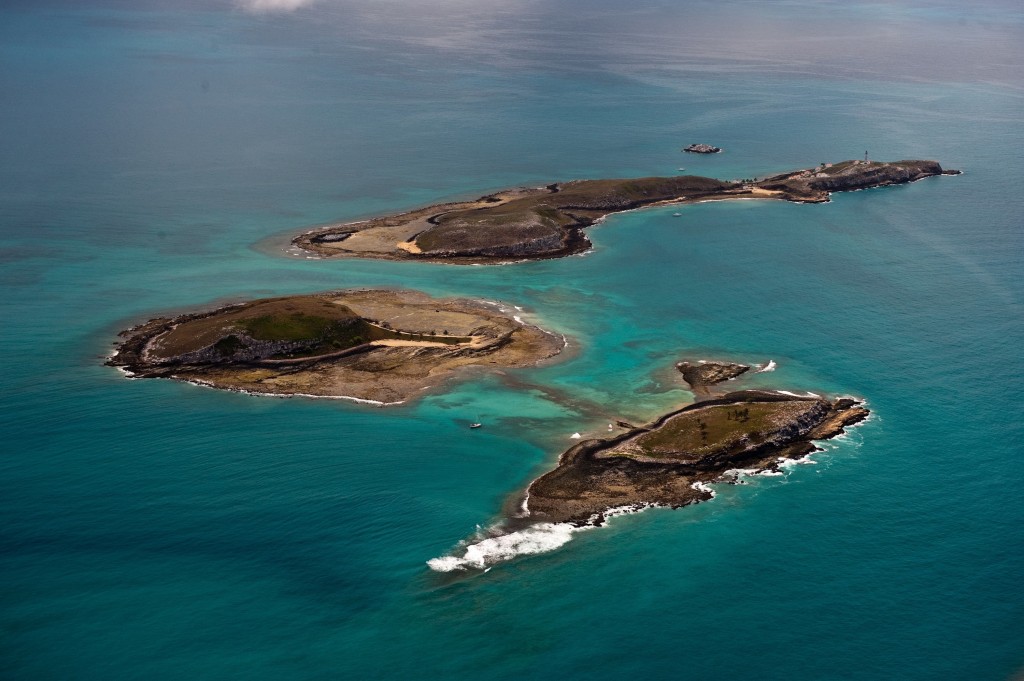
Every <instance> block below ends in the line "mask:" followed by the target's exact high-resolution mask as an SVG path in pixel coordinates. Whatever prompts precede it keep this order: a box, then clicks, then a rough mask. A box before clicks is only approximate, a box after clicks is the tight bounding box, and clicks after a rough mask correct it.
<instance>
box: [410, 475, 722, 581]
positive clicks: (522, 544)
mask: <svg viewBox="0 0 1024 681" xmlns="http://www.w3.org/2000/svg"><path fill="white" fill-rule="evenodd" d="M712 494H714V493H713V492H712ZM528 499H529V497H527V500H528ZM527 500H524V501H523V508H524V510H525V508H526V502H527ZM648 508H652V507H651V506H650V505H647V504H643V505H636V506H616V507H615V508H610V509H608V510H607V511H605V512H604V520H605V521H608V520H611V519H612V518H617V517H619V516H624V515H632V514H633V513H642V512H643V511H646V510H647V509H648ZM599 520H600V516H598V515H593V516H591V517H590V520H589V521H588V522H587V524H585V525H572V524H570V523H537V524H536V525H530V526H528V527H525V528H523V529H521V530H518V531H516V532H509V533H508V534H494V533H493V532H489V533H488V536H487V537H485V538H484V539H480V540H478V541H474V540H471V541H469V542H468V543H466V544H464V546H465V549H466V551H465V553H464V554H463V555H462V556H461V557H459V556H454V555H448V556H440V557H438V558H431V559H430V560H428V561H427V565H428V566H429V567H430V569H431V570H434V571H435V572H452V571H454V570H470V569H473V570H486V569H490V567H491V566H492V565H494V564H495V563H501V562H504V561H506V560H512V559H513V558H516V557H517V556H530V555H534V554H538V553H547V552H548V551H554V550H555V549H557V548H560V547H562V546H565V545H566V544H568V543H569V542H570V541H571V540H572V538H573V535H575V534H576V533H578V532H584V531H586V530H592V529H594V528H596V527H598V521H599ZM479 534H480V533H479V532H478V536H479ZM457 550H458V549H456V551H457Z"/></svg>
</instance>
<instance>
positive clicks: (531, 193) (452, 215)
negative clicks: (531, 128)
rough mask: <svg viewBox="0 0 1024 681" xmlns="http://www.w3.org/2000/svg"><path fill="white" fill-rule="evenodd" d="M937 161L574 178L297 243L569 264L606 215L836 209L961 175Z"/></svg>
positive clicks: (411, 255) (326, 250) (420, 256)
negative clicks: (708, 208)
mask: <svg viewBox="0 0 1024 681" xmlns="http://www.w3.org/2000/svg"><path fill="white" fill-rule="evenodd" d="M958 173H959V171H956V170H944V169H943V168H942V166H941V165H939V163H938V162H936V161H896V162H878V161H857V160H855V161H843V162H842V163H835V164H828V163H825V164H821V165H819V166H816V167H814V168H806V169H802V170H796V171H793V172H788V173H783V174H781V175H773V176H771V177H766V178H762V179H756V178H754V179H750V180H741V181H723V180H716V179H712V178H708V177H699V176H695V175H680V176H676V177H644V178H636V179H618V180H574V181H571V182H563V183H554V184H550V185H547V186H545V187H540V188H524V189H513V190H509V191H504V192H499V193H496V194H490V195H487V196H483V197H481V198H479V199H476V200H473V201H462V202H454V203H444V204H438V205H433V206H428V207H426V208H420V209H417V210H413V211H409V212H406V213H401V214H398V215H391V216H386V217H379V218H374V219H370V220H366V221H363V222H352V223H343V224H334V225H329V226H326V227H320V228H317V229H314V230H311V231H308V232H306V233H304V234H301V235H299V236H297V237H295V238H294V239H293V240H292V243H293V244H294V245H295V246H296V247H298V248H299V249H302V250H303V251H305V252H308V253H313V254H315V255H317V256H320V257H324V258H331V257H349V258H377V259H385V260H419V261H426V262H444V263H453V264H495V263H506V262H510V261H522V260H537V259H544V258H561V257H565V256H569V255H573V254H577V253H582V252H585V251H587V250H589V249H590V248H591V243H590V240H589V239H588V238H587V236H586V234H585V230H586V229H587V228H588V227H591V226H592V225H594V224H596V223H597V222H599V221H600V220H601V219H603V218H604V217H606V216H608V215H610V214H612V213H618V212H622V211H627V210H634V209H637V208H644V207H649V206H664V205H672V204H685V203H694V202H697V201H712V200H714V201H719V200H735V199H778V200H784V201H794V202H799V203H823V202H827V201H829V195H830V193H831V192H836V191H850V190H857V189H868V188H871V187H881V186H886V185H895V184H902V183H906V182H913V181H916V180H920V179H922V178H925V177H932V176H935V175H954V174H958Z"/></svg>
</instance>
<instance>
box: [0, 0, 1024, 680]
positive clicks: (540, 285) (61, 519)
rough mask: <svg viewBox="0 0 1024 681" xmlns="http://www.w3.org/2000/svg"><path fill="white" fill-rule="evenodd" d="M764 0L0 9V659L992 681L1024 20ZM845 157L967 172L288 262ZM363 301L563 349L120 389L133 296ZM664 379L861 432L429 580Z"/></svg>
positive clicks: (162, 305)
mask: <svg viewBox="0 0 1024 681" xmlns="http://www.w3.org/2000/svg"><path fill="white" fill-rule="evenodd" d="M766 5H767V3H764V4H761V3H750V2H743V1H740V0H721V1H718V2H714V3H711V2H659V1H658V0H637V1H635V2H631V3H620V2H610V1H608V0H596V1H594V2H586V3H584V2H582V1H579V0H577V1H568V2H541V1H530V0H509V1H508V2H503V3H496V2H478V3H469V2H462V1H461V0H441V1H440V2H437V3H430V4H429V6H428V5H427V4H426V3H412V2H405V1H403V0H375V1H371V0H344V1H342V0H320V1H319V2H313V3H307V2H302V0H292V1H291V2H287V1H283V0H276V1H275V0H262V1H260V0H250V1H249V2H247V3H242V4H230V3H226V2H225V3H217V2H211V3H200V2H170V1H169V0H168V1H167V2H154V1H151V0H144V1H143V2H131V3H129V2H118V1H115V0H109V1H106V0H97V1H90V2H59V1H57V0H41V1H38V2H36V1H33V2H19V1H16V0H12V1H11V2H5V3H3V5H2V6H0V93H2V95H0V97H2V101H3V104H2V105H0V260H2V265H0V280H2V285H3V296H0V358H2V360H0V361H2V362H3V366H2V371H0V400H2V405H0V433H2V440H3V443H2V447H0V452H2V454H0V669H2V670H3V671H2V672H0V676H3V677H4V678H6V679H19V680H20V679H60V680H67V679H103V680H114V679H132V680H134V679H143V678H144V679H153V680H157V679H264V678H265V679H375V678H380V679H489V680H494V679H517V680H521V679H533V678H536V679H547V678H564V679H569V678H586V679H593V680H599V679H623V678H636V679H712V678H729V679H787V680H793V681H796V680H804V679H865V680H869V679H870V680H874V679H903V680H912V679H921V680H928V681H934V680H936V679H968V678H969V679H1010V678H1020V677H1019V676H1017V675H1019V674H1021V673H1022V669H1024V586H1022V579H1024V533H1022V530H1021V528H1022V527H1024V495H1022V493H1021V489H1022V488H1021V483H1022V482H1024V456H1022V454H1024V452H1022V447H1021V442H1024V427H1022V423H1024V413H1022V412H1024V410H1022V407H1021V402H1022V400H1021V395H1020V391H1021V386H1022V379H1024V361H1022V360H1024V356H1022V355H1024V351H1022V348H1024V321H1022V320H1024V315H1022V312H1024V305H1022V303H1024V276H1022V273H1024V267H1022V265H1024V236H1022V227H1024V198H1022V197H1024V190H1022V186H1021V177H1022V176H1024V154H1022V151H1021V150H1022V149H1024V13H1022V12H1021V9H1020V6H1019V4H1017V3H1015V2H983V3H953V2H939V1H935V2H931V1H928V2H925V1H914V2H911V1H907V2H898V3H887V4H875V3H867V2H859V1H857V2H851V3H842V4H839V3H833V2H826V1H824V0H801V1H794V2H784V3H773V4H771V5H767V6H766ZM692 142H709V143H712V144H716V145H719V146H721V147H724V148H725V153H723V154H719V155H715V156H706V157H704V156H694V155H690V154H682V153H680V148H681V147H682V146H685V145H687V144H690V143H692ZM865 150H867V152H868V153H869V155H870V157H871V158H873V159H878V160H896V159H903V158H929V159H936V160H939V161H940V162H941V163H942V164H943V165H944V166H946V167H953V168H960V169H962V170H963V171H964V174H963V175H961V176H958V177H940V178H931V179H927V180H923V181H920V182H917V183H914V184H911V185H906V186H900V187H892V188H884V189H875V190H870V191H862V192H855V193H847V194H838V195H836V196H834V197H833V201H832V202H831V203H829V204H825V205H794V204H786V203H781V202H780V203H775V202H769V201H744V202H733V203H706V204H699V205H693V206H688V207H686V208H684V209H683V210H682V211H681V212H682V216H681V217H673V216H672V213H673V212H674V211H673V210H672V209H653V210H646V211H640V212H633V213H626V214H621V215H617V216H613V217H611V218H610V219H608V220H606V221H605V222H603V223H602V224H601V225H600V226H598V227H597V228H595V229H593V230H592V231H591V236H592V238H593V241H594V250H593V251H592V252H590V253H588V254H586V255H584V256H581V257H572V258H567V259H564V260H556V261H545V262H534V263H524V264H516V265H508V266H501V267H456V266H445V265H428V264H414V263H390V262H373V261H358V260H347V261H346V260H339V261H322V260H311V259H304V258H301V257H299V258H297V257H288V256H287V255H286V254H285V253H284V247H283V244H285V243H287V237H288V235H290V234H293V233H294V232H296V231H298V230H301V229H303V228H307V227H309V226H310V225H315V224H320V223H324V222H327V221H331V220H337V219H360V218H363V217H366V216H371V215H375V214H380V213H385V212H390V211H396V210H400V209H405V208H411V207H416V206H420V205H424V204H427V203H430V202H437V201H441V200H448V199H451V198H460V197H474V196H479V195H481V194H483V193H486V192H489V191H491V190H494V189H499V188H503V187H508V186H519V185H529V186H536V185H539V184H544V183H549V182H553V181H560V180H568V179H574V178H604V177H627V176H646V175H659V174H674V173H676V172H677V168H679V167H686V172H687V173H693V174H699V175H709V176H714V177H719V178H723V179H730V178H739V177H750V176H763V175H766V174H768V173H770V172H775V171H783V170H789V169H793V168H799V167H805V166H810V165H814V164H817V163H819V162H823V161H838V160H842V159H847V158H859V157H862V156H863V154H864V153H865ZM354 286H400V287H411V288H417V289H422V290H425V291H427V292H430V293H432V294H436V295H457V296H469V297H480V298H486V299H489V300H496V301H501V302H503V303H505V304H507V305H510V306H511V305H518V306H520V307H522V308H523V309H524V314H525V315H526V316H527V317H528V318H529V319H531V320H533V321H535V322H536V323H538V324H541V325H543V326H544V327H546V328H549V329H551V330H554V331H557V332H559V333H563V334H565V335H566V336H567V337H568V339H569V348H568V351H567V353H566V357H565V359H564V360H563V361H561V362H559V363H556V364H552V365H549V366H545V367H540V368H535V369H530V370H519V371H508V372H506V373H505V374H502V375H493V374H492V375H481V376H477V377H475V378H473V379H471V380H465V381H461V382H455V383H452V384H450V385H448V386H446V387H445V389H443V390H439V391H436V392H434V393H431V394H428V395H425V396H424V397H423V398H422V399H421V400H419V401H416V402H413V403H410V404H406V405H401V406H397V407H390V408H375V407H372V406H368V405H360V404H355V403H352V402H345V401H339V400H310V399H299V398H296V399H276V398H266V397H253V396H247V395H241V394H234V393H226V392H219V391H215V390H210V389H206V388H201V387H196V386H193V385H188V384H181V383H174V382H168V381H156V380H135V381H132V380H127V379H126V378H125V377H124V376H123V375H121V374H120V373H119V372H118V371H116V370H114V369H111V368H109V367H106V366H103V360H104V357H105V356H106V355H108V354H109V352H110V351H111V348H112V344H113V342H114V341H115V340H116V333H117V332H118V331H119V330H121V329H123V328H127V327H128V326H130V325H132V324H134V323H138V322H140V321H143V320H145V319H148V318H150V317H152V316H155V315H157V314H166V313H168V312H177V311H181V310H188V309H195V308H197V307H208V306H212V305H216V304H218V303H223V302H228V301H238V300H245V299H250V298H253V297H259V296H268V295H284V294H294V293H304V292H312V291H320V290H326V289H338V288H345V287H354ZM684 358H686V359H702V358H704V359H709V358H723V359H736V360H741V361H748V362H756V363H762V364H763V363H767V362H768V361H769V360H771V361H774V362H775V365H776V370H775V371H773V372H770V373H767V372H766V373H761V374H757V375H754V376H752V377H751V378H750V379H749V381H747V382H746V383H745V384H746V385H762V386H770V387H775V388H780V389H786V390H793V391H805V390H809V391H814V392H818V393H827V394H830V395H854V396H857V397H860V398H863V399H865V400H867V402H868V404H869V406H870V408H871V409H872V410H873V416H872V418H871V419H870V420H869V421H868V422H867V423H866V424H864V425H863V426H861V427H859V428H856V429H854V430H853V431H852V432H851V433H850V434H849V435H848V436H846V437H844V438H842V439H839V440H835V441H831V442H828V443H825V444H824V445H823V447H824V451H822V452H820V453H818V454H816V455H814V456H813V457H812V460H813V463H807V464H805V465H798V466H793V467H791V468H788V469H786V472H785V474H784V475H782V476H775V477H758V478H754V479H750V480H748V481H747V484H744V485H735V486H729V485H720V486H718V487H717V489H716V492H717V496H716V498H715V499H714V500H712V501H710V502H708V503H704V504H700V505H697V506H692V507H689V508H686V509H682V510H677V511H669V510H650V511H647V512H644V513H640V514H635V515H628V516H623V517H618V518H614V519H613V520H612V521H611V522H610V523H609V524H608V526H607V527H604V528H600V529H592V530H587V531H582V532H576V533H570V532H568V531H566V530H565V528H553V529H551V530H550V531H549V532H546V533H543V532H537V533H535V534H534V535H533V536H531V537H527V538H523V537H520V538H519V540H521V541H519V543H518V544H517V545H516V546H512V545H511V544H510V543H506V544H501V542H491V543H489V544H488V543H485V544H483V545H477V546H476V547H475V548H474V547H473V546H469V550H475V551H477V552H478V553H479V552H484V551H490V554H489V555H488V561H489V562H488V565H489V566H491V569H490V570H489V571H487V572H483V571H480V570H465V571H463V570H454V571H452V572H439V571H437V570H433V569H431V568H430V567H429V566H428V565H427V561H431V560H432V559H438V558H439V559H445V558H450V559H455V558H459V557H462V556H464V555H465V554H466V551H467V545H471V544H474V543H475V542H479V541H480V539H481V538H483V537H484V536H485V535H486V531H487V528H489V527H491V526H492V525H493V524H494V523H495V522H497V521H498V520H500V518H501V513H502V508H503V505H504V504H505V503H506V502H507V501H508V500H509V499H511V498H514V496H515V495H516V494H517V493H519V492H520V491H521V490H522V489H523V488H524V487H525V485H526V484H528V483H529V481H530V480H531V479H533V478H534V477H536V476H537V475H538V474H540V473H541V472H543V471H545V470H547V469H549V468H550V467H551V466H552V465H553V463H554V461H555V459H556V457H557V456H558V454H559V453H560V452H561V451H563V450H564V449H565V448H567V447H568V446H569V445H570V444H571V443H572V441H571V440H570V439H569V436H570V434H572V433H573V432H576V431H578V432H580V433H582V434H583V435H584V436H588V435H600V433H601V432H602V430H604V428H605V424H606V423H607V422H608V421H609V420H611V419H618V418H623V419H627V420H639V421H642V420H646V419H650V418H652V417H654V416H656V415H658V414H660V413H663V412H664V411H666V410H668V409H671V408H674V407H677V406H679V405H681V404H684V403H686V402H688V401H689V400H690V399H691V398H692V396H691V394H690V393H689V392H687V391H686V390H685V389H684V387H683V384H682V383H681V382H680V380H679V378H678V376H677V375H676V374H675V372H674V371H673V370H672V365H673V364H674V363H675V362H676V361H679V360H681V359H684ZM473 421H481V422H483V423H484V424H485V427H484V428H482V429H480V430H478V431H470V430H469V429H467V427H466V426H467V424H468V423H470V422H473ZM449 562H450V561H449ZM434 564H435V565H437V564H438V563H434Z"/></svg>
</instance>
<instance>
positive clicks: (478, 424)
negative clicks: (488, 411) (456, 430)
mask: <svg viewBox="0 0 1024 681" xmlns="http://www.w3.org/2000/svg"><path fill="white" fill-rule="evenodd" d="M483 425H484V424H482V423H471V424H469V427H470V428H481V427H483Z"/></svg>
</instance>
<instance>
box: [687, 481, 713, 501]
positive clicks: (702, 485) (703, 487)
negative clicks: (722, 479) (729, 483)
mask: <svg viewBox="0 0 1024 681" xmlns="http://www.w3.org/2000/svg"><path fill="white" fill-rule="evenodd" d="M690 487H692V488H693V489H695V490H697V491H698V492H707V493H708V494H710V495H711V498H712V499H714V498H715V488H714V487H712V486H711V485H709V484H707V483H706V482H699V481H698V482H695V483H693V484H692V485H690Z"/></svg>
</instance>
